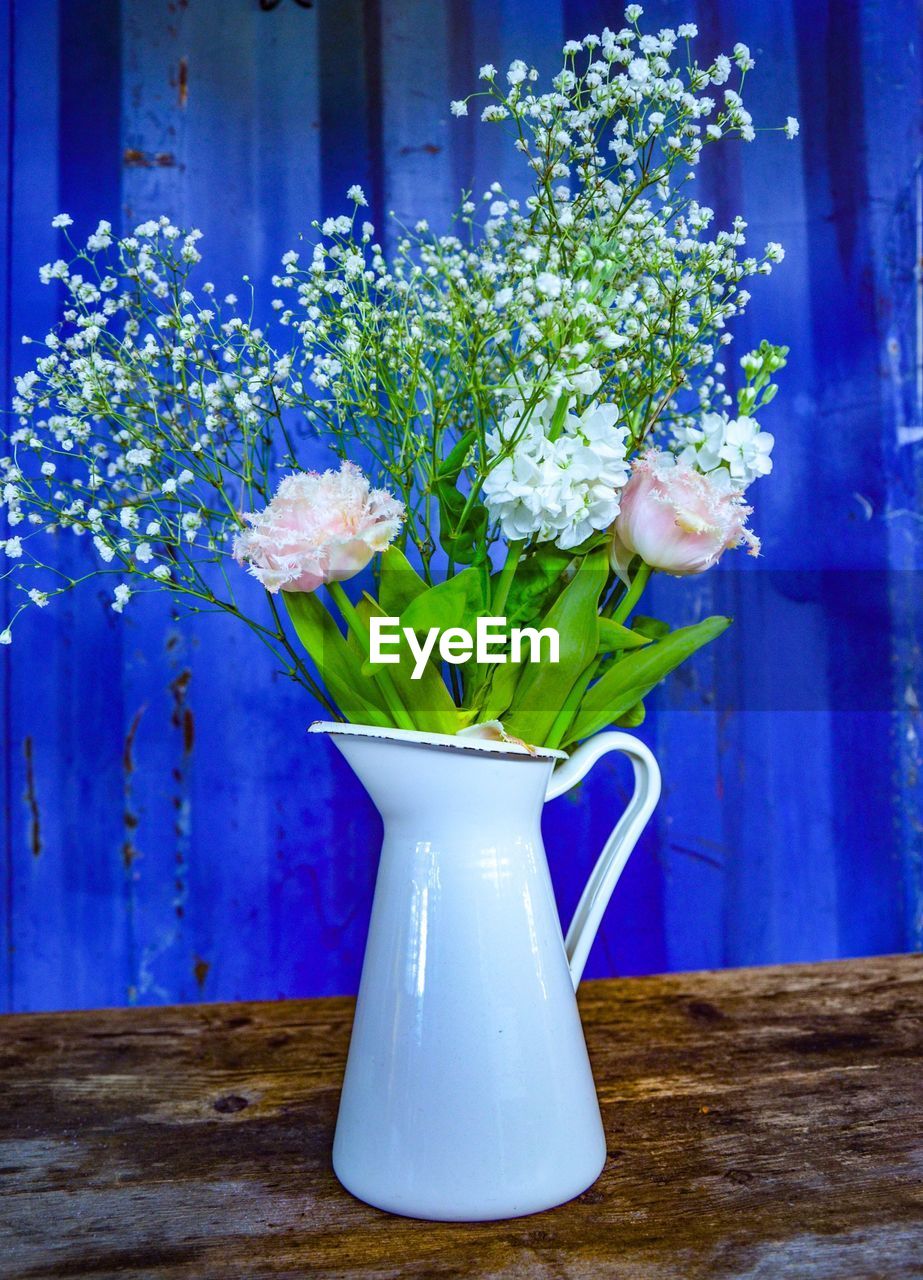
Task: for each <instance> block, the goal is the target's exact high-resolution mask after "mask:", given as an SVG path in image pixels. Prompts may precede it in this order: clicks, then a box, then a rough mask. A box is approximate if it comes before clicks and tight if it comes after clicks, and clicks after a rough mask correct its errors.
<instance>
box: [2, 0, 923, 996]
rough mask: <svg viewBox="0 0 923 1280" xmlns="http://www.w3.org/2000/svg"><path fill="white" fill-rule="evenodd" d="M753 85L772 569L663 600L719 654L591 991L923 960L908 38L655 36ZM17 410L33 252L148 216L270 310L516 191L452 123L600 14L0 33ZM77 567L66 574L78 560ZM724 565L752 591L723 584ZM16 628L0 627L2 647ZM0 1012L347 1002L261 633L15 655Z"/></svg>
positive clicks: (736, 155)
mask: <svg viewBox="0 0 923 1280" xmlns="http://www.w3.org/2000/svg"><path fill="white" fill-rule="evenodd" d="M646 8H647V11H648V13H647V18H648V20H649V21H651V22H655V23H670V24H671V25H676V24H677V23H678V22H680V21H683V20H695V21H697V22H698V24H699V28H700V31H701V32H702V37H701V38H702V44H703V46H704V48H705V51H706V52H713V51H715V50H716V49H717V48H718V47H719V46H720V47H722V48H723V47H729V46H731V45H732V44H733V43H734V42H735V41H736V40H744V41H745V42H746V43H748V44H749V45H750V46H751V49H752V50H753V52H754V54H755V56H756V58H757V63H758V65H757V72H756V74H755V75H754V77H753V81H752V90H751V101H750V105H751V107H752V109H753V112H754V115H755V116H756V118H757V121H758V122H759V121H764V122H776V121H780V120H783V119H784V118H785V116H786V115H788V114H790V113H791V114H794V115H797V116H799V117H800V119H801V121H802V136H801V139H800V140H799V142H798V143H797V144H789V143H786V142H784V141H783V140H782V139H781V138H779V137H778V136H776V135H771V136H769V137H767V138H764V139H761V140H760V142H759V143H758V144H757V145H755V146H753V147H751V148H749V149H746V148H742V147H741V148H736V149H735V148H733V147H732V148H729V149H728V151H727V153H726V155H725V158H724V159H723V160H721V162H720V164H713V165H711V166H709V167H708V168H706V169H705V170H703V173H702V174H701V177H700V179H699V181H700V184H701V187H702V194H703V196H704V197H705V198H707V199H708V200H709V201H710V202H711V203H713V204H714V205H715V206H716V208H717V209H718V211H719V213H720V214H722V215H726V214H728V213H729V212H732V211H733V212H736V211H738V210H742V211H743V212H744V214H745V215H746V216H747V218H748V219H749V221H750V224H751V228H752V231H753V235H754V239H755V240H756V241H757V242H759V243H762V242H763V241H765V240H766V239H770V238H771V239H780V240H782V241H784V243H785V245H786V248H787V258H786V261H785V263H784V265H783V267H782V268H781V269H779V271H778V272H777V273H776V274H775V275H774V276H773V277H772V278H771V280H770V281H768V282H763V283H762V287H759V288H756V289H755V290H754V292H755V300H754V304H753V306H752V311H751V319H750V320H749V321H748V323H747V326H746V329H747V331H746V333H745V334H742V335H741V337H740V340H739V343H740V345H739V349H740V350H744V349H746V348H745V345H744V344H746V343H748V342H749V341H750V339H751V338H755V337H759V336H763V335H765V336H767V337H769V338H770V339H772V340H774V341H784V342H788V343H790V344H791V346H792V348H793V355H792V358H791V362H790V366H789V368H788V370H786V373H785V376H784V384H783V391H782V394H780V396H779V398H778V400H777V401H776V402H775V404H774V405H773V408H772V413H771V417H770V415H767V419H766V422H765V425H766V426H767V427H768V428H769V429H771V430H773V431H774V432H775V433H776V435H777V437H778V440H779V443H778V447H777V467H776V471H775V473H774V475H773V477H772V478H771V479H770V480H768V481H763V482H761V484H760V485H759V486H757V490H756V491H755V495H754V496H755V497H756V499H757V505H758V509H757V513H756V517H755V524H756V526H757V528H758V530H759V532H760V533H761V535H762V536H763V540H764V549H765V556H764V559H763V560H762V561H761V562H759V564H756V565H753V566H752V568H746V569H745V568H744V567H743V566H741V565H740V564H739V563H734V564H732V563H731V560H732V558H729V559H728V561H727V564H726V566H722V567H721V569H719V570H718V571H716V572H714V573H712V574H711V575H708V576H707V577H705V578H703V579H701V580H699V581H697V582H695V583H694V584H689V583H685V584H679V583H674V582H664V583H660V584H658V585H657V587H656V594H657V597H658V599H657V602H656V603H657V605H658V606H659V607H661V608H662V609H663V610H664V611H665V612H666V613H667V614H670V615H672V616H675V617H677V618H679V617H681V616H686V617H693V616H700V615H701V614H702V613H704V612H708V611H714V610H718V609H720V610H722V611H728V612H734V613H736V615H737V623H736V625H735V627H734V628H732V630H731V632H729V633H728V634H727V636H725V637H724V638H723V639H722V640H721V641H719V642H718V644H717V645H715V646H714V648H713V650H711V651H708V652H706V653H705V654H704V655H702V657H701V658H700V660H699V661H698V663H697V665H695V667H694V669H692V670H690V671H684V672H683V673H681V674H680V675H679V677H678V678H676V679H674V681H673V682H672V683H671V684H670V685H668V686H667V687H665V688H664V689H663V690H661V691H660V692H659V694H658V695H657V697H656V698H655V699H653V701H654V702H655V704H656V706H655V710H654V714H652V715H650V716H649V719H648V721H647V724H646V725H645V726H644V728H643V730H642V733H643V736H644V737H645V738H646V739H647V740H648V741H649V742H651V744H652V745H653V746H654V748H655V750H656V751H657V754H658V756H659V758H660V760H661V762H662V765H663V770H664V775H665V782H666V789H665V795H664V800H663V803H662V806H661V809H660V813H659V817H658V820H657V823H656V827H655V829H654V830H653V831H652V832H651V833H650V835H649V837H648V838H647V839H646V840H645V841H644V843H643V844H642V846H641V847H640V848H639V850H638V852H637V853H636V854H635V856H634V859H633V863H632V865H631V866H630V867H629V870H628V872H627V873H626V875H625V878H624V881H623V883H622V884H621V885H620V886H619V888H618V890H617V892H616V895H615V898H614V901H613V904H612V907H611V908H610V911H609V913H608V916H607V919H606V922H605V924H604V926H603V929H602V931H601V934H600V938H599V940H598V942H597V945H596V947H595V949H594V952H593V956H592V957H591V961H590V965H589V968H588V972H589V973H590V974H596V975H599V974H609V973H634V972H643V971H648V970H656V969H665V968H690V967H695V966H703V965H734V964H742V963H753V962H767V961H776V960H803V959H819V958H822V957H830V956H836V955H849V954H860V953H866V952H880V951H890V950H900V949H905V948H909V947H911V946H916V945H919V944H920V941H921V934H923V884H921V878H923V871H921V862H923V804H921V800H923V794H921V782H920V778H919V766H920V747H919V732H920V724H919V689H920V685H919V675H920V666H921V657H920V649H919V639H920V626H921V607H920V606H921V599H920V589H919V576H918V573H917V570H918V568H919V558H920V534H921V520H923V516H921V504H920V493H921V450H923V441H921V436H923V431H921V427H923V422H921V416H920V403H919V393H918V383H917V379H918V377H919V365H918V362H919V359H920V354H919V353H920V347H919V343H920V342H921V341H923V339H921V332H920V324H921V314H920V309H919V308H920V303H919V299H920V289H921V281H920V267H919V258H920V243H919V240H918V234H919V233H918V221H919V219H920V218H921V217H923V211H921V203H923V188H921V186H920V177H919V175H920V169H919V158H920V138H919V119H920V117H919V103H920V98H921V83H920V81H921V68H920V61H919V49H920V47H921V43H920V30H919V15H918V13H917V12H916V7H915V5H914V4H913V3H912V2H911V0H894V2H892V3H890V4H882V3H871V2H870V0H864V2H860V0H830V2H829V3H823V2H822V0H768V2H767V3H764V4H761V5H753V4H750V3H745V2H744V0H683V3H674V2H673V0H661V2H660V3H656V4H653V3H652V4H648V5H647V6H646ZM0 17H2V31H0V130H2V135H3V136H4V138H5V145H4V163H3V166H2V172H0V185H2V190H0V200H2V203H3V207H4V209H5V210H6V213H5V216H4V219H3V222H2V226H0V299H2V305H3V318H2V350H0V375H2V385H3V386H6V387H8V386H9V385H10V377H11V374H12V372H15V371H17V370H19V369H20V368H21V367H23V365H24V364H25V357H26V354H27V353H26V352H24V351H23V350H22V349H21V347H20V346H19V337H20V335H21V334H22V333H24V332H31V333H39V334H40V333H42V332H43V331H44V326H46V325H47V324H48V322H49V321H50V320H51V319H52V318H53V314H52V308H53V306H54V298H53V297H52V296H51V294H50V293H49V291H48V290H44V289H41V288H40V287H39V286H38V284H37V283H36V268H37V266H38V265H39V264H40V263H41V262H44V261H47V260H49V259H51V258H54V257H56V256H57V254H58V251H59V246H58V243H57V233H56V232H54V231H52V229H51V227H50V221H51V218H52V216H53V214H55V213H56V212H58V211H60V210H62V209H63V210H66V211H68V212H69V213H71V214H72V215H73V217H74V218H75V220H76V223H77V226H76V228H75V230H76V231H77V232H83V233H87V232H88V231H90V230H92V229H93V227H95V224H96V222H97V220H98V219H99V218H100V217H110V218H111V219H112V221H113V222H117V221H118V220H119V218H121V220H122V222H123V224H124V225H129V226H130V225H133V224H134V223H135V222H137V221H139V220H141V219H143V218H146V217H149V216H151V215H153V214H159V213H161V212H166V213H169V214H170V215H172V216H173V217H174V218H175V219H178V220H180V221H181V222H183V223H186V224H189V225H197V226H199V227H201V228H202V229H203V230H204V231H205V233H206V239H205V241H204V250H205V254H206V265H207V268H208V275H209V276H210V277H211V278H213V279H215V280H216V281H218V282H219V285H220V286H223V287H227V288H231V287H234V286H237V287H238V288H239V285H240V275H241V273H242V271H248V272H249V273H250V274H251V275H252V276H253V278H254V280H255V281H257V282H259V281H260V280H265V279H266V278H267V277H268V275H269V273H270V272H271V270H272V268H273V265H274V263H275V262H276V260H277V259H278V257H279V256H280V255H281V253H282V252H283V251H284V250H285V249H287V248H289V247H291V246H292V245H293V244H295V243H296V240H297V236H298V232H299V230H301V229H306V228H307V227H308V225H309V223H310V221H311V220H312V219H313V218H315V217H318V216H319V215H327V214H329V213H335V212H339V211H340V208H341V202H342V194H343V192H344V191H345V188H346V187H347V186H348V185H350V184H351V183H352V182H354V181H359V182H361V183H362V184H363V186H364V187H365V189H366V191H367V192H369V193H370V194H371V197H372V203H373V206H374V213H375V218H376V221H378V222H381V221H382V211H383V209H386V208H387V209H394V210H395V211H396V212H397V214H398V215H399V216H414V217H419V216H426V217H428V218H429V219H430V221H431V222H432V223H433V224H434V225H438V224H439V223H440V222H442V221H444V220H445V219H446V218H447V216H448V214H449V212H450V210H451V209H452V208H453V207H454V204H455V200H456V194H457V192H458V190H459V189H460V188H461V187H462V186H463V185H468V184H469V183H470V182H471V180H472V179H473V180H474V183H475V186H476V188H480V187H481V186H483V185H484V184H486V183H487V182H489V181H490V180H491V179H492V178H494V177H498V178H501V179H505V178H508V177H510V175H511V174H512V172H513V166H514V164H515V162H514V161H512V160H511V156H510V153H509V151H508V150H507V149H506V148H505V147H504V146H503V145H502V144H501V141H500V136H499V133H498V131H497V130H496V129H490V130H487V129H483V128H482V129H478V127H477V125H476V124H475V122H474V121H471V120H469V121H453V120H451V118H450V117H449V114H448V111H447V104H448V101H449V99H450V98H451V97H457V96H461V95H462V94H463V93H464V92H465V91H466V90H467V89H468V88H470V87H471V85H472V83H473V81H474V78H475V76H476V69H477V67H478V66H479V65H480V64H481V63H482V62H486V61H492V62H494V63H496V64H497V65H504V64H505V63H506V62H508V61H509V60H510V59H511V58H513V57H516V56H522V57H525V58H527V59H530V60H532V61H535V62H536V63H537V64H538V65H539V66H540V67H543V68H545V69H547V68H550V67H552V66H553V65H554V61H555V57H556V51H557V50H558V48H559V46H560V45H561V43H562V42H563V40H564V39H565V38H570V37H579V36H582V35H583V34H584V33H585V32H586V31H588V30H598V29H599V28H600V27H601V26H602V25H604V24H605V23H607V22H608V23H610V24H614V23H618V21H619V10H618V6H615V5H610V4H604V3H589V2H586V0H563V2H562V3H551V2H539V0H490V2H489V3H488V2H487V0H373V2H370V3H365V4H363V3H360V2H359V0H336V2H334V0H315V3H314V5H313V7H309V6H307V5H305V4H303V3H298V0H279V2H278V3H277V4H276V6H275V7H274V8H269V7H268V6H266V7H261V6H260V4H259V3H258V2H257V0H171V2H169V3H167V2H166V0H0ZM65 553H66V554H67V555H69V556H72V555H74V554H75V552H74V551H72V550H70V549H67V550H66V552H65ZM739 559H740V557H739ZM7 612H8V608H7V601H5V600H3V601H0V615H5V614H6V613H7ZM0 714H2V717H3V719H2V745H3V759H2V773H0V788H2V801H3V835H2V839H3V844H2V856H3V876H4V890H3V899H2V912H3V941H4V945H3V957H2V964H3V970H2V992H3V994H2V1001H3V1007H5V1008H7V1009H17V1010H21V1009H45V1008H58V1007H76V1006H90V1005H100V1004H113V1003H114V1004H119V1003H124V1002H127V1001H137V1002H140V1003H151V1002H158V1001H166V1000H192V999H198V998H204V999H217V998H237V997H276V996H282V995H319V994H324V993H330V992H346V991H350V990H353V989H354V988H355V985H356V982H357V978H358V973H359V966H360V962H361V953H362V946H363V939H364V933H365V928H366V922H367V917H368V910H369V903H370V895H371V889H372V883H373V876H374V871H375V855H376V842H377V839H378V826H377V821H376V819H375V816H374V814H373V812H372V811H371V809H370V806H369V804H368V802H367V801H366V800H365V797H364V796H363V794H362V793H361V791H360V790H359V788H358V786H357V784H356V783H355V782H354V780H353V779H352V777H351V776H350V775H349V774H348V772H347V770H346V769H345V767H344V766H343V765H342V764H341V763H340V762H339V761H338V760H337V759H335V758H334V756H333V752H332V750H331V749H330V748H329V746H328V745H327V744H326V743H324V742H322V741H321V742H319V741H315V740H307V739H306V738H305V736H304V733H303V729H304V726H305V725H306V724H307V722H308V721H309V720H310V719H312V718H313V715H314V709H313V707H311V706H310V705H307V704H306V702H305V701H304V700H303V698H302V696H301V695H300V694H299V693H298V692H297V690H295V689H293V688H292V687H286V685H285V683H284V682H282V681H280V680H277V679H276V678H275V677H274V675H273V673H272V670H271V667H270V665H268V663H267V661H266V659H265V656H264V653H263V651H262V649H261V648H260V647H258V646H256V645H255V642H251V639H250V636H249V633H245V629H243V628H240V629H239V630H238V629H235V628H234V627H233V626H232V625H226V624H225V623H224V622H223V621H220V620H219V621H214V620H209V621H206V620H204V619H203V620H196V621H194V622H191V621H189V620H185V621H181V622H178V621H176V620H175V619H174V618H173V617H172V616H171V611H170V608H169V605H168V604H167V603H166V602H165V601H156V600H153V601H147V602H144V603H140V602H139V603H137V604H135V603H133V605H132V608H131V610H130V611H129V612H127V613H126V615H125V618H124V621H122V622H120V621H119V620H118V619H117V618H116V617H115V615H114V614H113V613H112V611H111V610H110V609H109V608H108V604H107V601H106V599H105V598H104V597H103V595H102V593H97V592H96V591H95V590H94V589H93V588H92V587H91V588H90V589H89V590H85V591H84V592H83V594H82V595H80V596H76V597H74V598H73V599H72V600H71V602H70V603H69V604H67V605H64V606H59V605H58V606H56V607H55V608H54V609H49V610H47V611H44V612H43V613H41V614H40V615H38V616H36V617H35V618H33V619H30V620H29V621H28V622H27V623H25V624H24V625H20V626H18V628H17V633H16V642H15V644H14V646H13V647H12V648H11V649H10V650H5V651H3V654H2V704H0ZM627 786H628V778H627V776H626V773H625V771H624V767H623V766H622V765H621V764H620V763H618V762H612V763H607V764H602V765H600V766H598V767H597V770H596V776H594V777H593V778H592V779H591V780H590V781H589V782H588V783H587V784H586V785H585V786H584V787H583V788H582V789H581V791H580V793H578V794H575V795H572V796H570V797H567V798H562V799H561V800H559V801H556V802H555V803H554V805H552V806H550V807H549V810H548V815H547V823H546V827H547V843H548V847H549V852H550V856H551V861H552V865H553V873H554V876H555V882H556V887H557V889H558V892H559V900H560V903H561V907H562V912H563V914H564V915H565V916H566V915H567V914H568V913H569V911H570V910H571V909H572V907H573V905H574V903H575V902H576V898H577V896H578V893H579V889H580V886H581V883H582V881H583V879H584V877H585V875H586V874H587V871H588V869H589V866H590V864H591V861H592V858H593V856H594V854H595V850H596V848H597V846H598V845H599V844H600V843H601V840H602V838H603V835H604V834H605V831H606V830H607V828H608V826H609V825H610V824H611V820H612V815H613V813H614V812H615V811H616V810H617V809H618V808H619V806H620V805H621V804H622V803H624V799H625V795H626V788H627Z"/></svg>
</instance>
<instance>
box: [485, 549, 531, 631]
mask: <svg viewBox="0 0 923 1280" xmlns="http://www.w3.org/2000/svg"><path fill="white" fill-rule="evenodd" d="M524 546H525V543H524V542H511V543H510V546H509V550H508V551H507V553H506V560H505V561H504V563H503V568H502V569H501V570H500V577H499V578H498V579H497V589H496V591H495V592H494V597H493V600H492V601H491V605H490V607H491V609H493V612H494V617H497V618H500V617H502V616H503V609H504V607H505V606H506V599H507V596H508V595H509V594H510V587H511V586H512V585H513V578H514V577H515V574H516V566H517V565H518V564H519V557H520V555H521V553H522V549H523V547H524Z"/></svg>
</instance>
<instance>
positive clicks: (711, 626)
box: [565, 616, 731, 745]
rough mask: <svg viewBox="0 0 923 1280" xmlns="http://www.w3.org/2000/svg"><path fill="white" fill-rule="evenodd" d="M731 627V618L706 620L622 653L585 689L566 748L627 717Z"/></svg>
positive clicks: (569, 732)
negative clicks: (642, 701) (696, 654)
mask: <svg viewBox="0 0 923 1280" xmlns="http://www.w3.org/2000/svg"><path fill="white" fill-rule="evenodd" d="M730 625H731V619H730V618H722V617H720V616H719V617H714V618H705V619H704V620H703V621H702V622H698V623H696V624H695V626H692V627H680V629H679V630H678V631H671V632H670V634H669V635H668V636H664V638H663V639H662V640H659V641H658V642H657V643H656V644H653V645H651V646H650V647H649V648H646V649H637V650H635V651H634V652H633V653H627V654H625V656H624V657H623V658H621V659H620V660H619V661H618V662H616V663H615V664H614V665H613V666H611V667H610V668H609V669H608V671H606V673H605V674H604V675H602V676H600V678H599V679H598V680H597V681H596V683H595V684H594V685H591V686H590V688H589V689H588V690H587V693H586V696H585V697H584V699H583V702H582V703H581V705H580V710H579V711H578V712H577V715H576V716H575V717H574V720H573V722H572V724H571V726H570V729H569V731H568V735H567V741H566V743H565V745H569V744H570V743H572V742H577V741H579V740H580V739H581V738H588V737H589V736H590V734H593V733H596V732H597V731H598V730H600V729H604V728H605V727H606V726H607V725H610V724H613V723H615V722H616V721H618V720H619V719H620V718H621V717H622V716H625V715H627V714H628V713H629V712H630V711H631V710H632V708H633V707H634V706H635V705H636V703H638V702H639V701H640V700H641V699H642V698H644V697H646V696H647V694H648V693H650V691H651V689H653V688H654V686H655V685H657V684H659V683H660V681H661V680H662V679H663V678H664V676H667V675H669V673H670V672H671V671H673V670H674V669H675V668H676V667H678V666H679V665H680V663H681V662H685V661H686V659H687V658H689V657H691V656H692V654H693V653H695V651H696V650H697V649H701V648H702V646H703V645H705V644H708V642H709V641H710V640H714V639H715V638H716V637H717V636H720V635H721V633H722V632H723V631H726V630H727V628H728V627H729V626H730Z"/></svg>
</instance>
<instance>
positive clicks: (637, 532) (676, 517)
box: [610, 449, 760, 581]
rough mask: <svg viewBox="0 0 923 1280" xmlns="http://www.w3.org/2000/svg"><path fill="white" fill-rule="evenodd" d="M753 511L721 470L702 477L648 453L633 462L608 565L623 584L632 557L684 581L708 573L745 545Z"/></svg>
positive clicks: (750, 539) (753, 547)
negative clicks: (730, 550)
mask: <svg viewBox="0 0 923 1280" xmlns="http://www.w3.org/2000/svg"><path fill="white" fill-rule="evenodd" d="M750 510H751V508H750V507H748V506H747V505H746V503H745V502H744V501H743V497H742V493H741V490H740V489H737V488H734V486H733V485H732V484H731V482H730V478H729V476H728V474H727V472H725V471H718V472H712V473H710V474H709V475H703V474H702V473H701V472H699V471H694V470H693V469H692V468H691V467H689V466H687V465H685V464H683V463H677V462H676V461H675V459H674V458H673V457H672V455H670V454H664V453H661V452H660V451H659V450H657V449H652V450H650V451H649V452H648V453H646V454H644V455H643V456H642V457H640V458H637V459H636V460H635V462H634V466H633V469H632V475H631V479H630V480H629V481H628V483H627V484H626V486H625V488H624V489H623V490H622V492H621V506H620V509H619V514H618V516H617V517H616V520H615V523H614V524H613V526H612V542H611V546H610V560H611V563H612V567H613V568H614V569H615V571H616V573H618V575H619V577H621V578H622V580H623V581H626V580H627V570H628V566H629V564H630V563H631V561H632V559H633V558H634V556H636V555H637V556H640V557H641V559H642V560H643V561H644V563H645V564H648V565H650V566H651V568H652V569H660V570H662V571H663V572H664V573H670V574H674V575H676V576H678V577H683V576H685V575H687V574H692V573H702V572H704V570H706V569H709V568H710V567H711V566H712V565H713V564H715V563H716V562H717V561H718V560H719V559H720V557H721V555H722V554H723V553H724V552H725V551H726V550H728V548H730V547H737V546H740V545H741V544H742V543H746V544H747V546H748V547H749V548H750V554H751V555H758V554H759V545H760V544H759V540H758V539H757V538H756V536H755V535H754V534H753V533H752V532H751V531H750V530H749V529H748V528H747V516H748V515H749V514H750Z"/></svg>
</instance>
